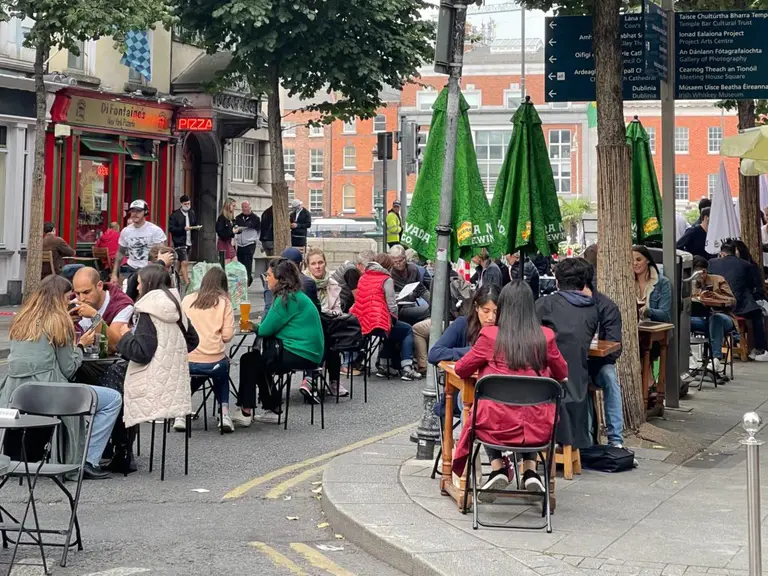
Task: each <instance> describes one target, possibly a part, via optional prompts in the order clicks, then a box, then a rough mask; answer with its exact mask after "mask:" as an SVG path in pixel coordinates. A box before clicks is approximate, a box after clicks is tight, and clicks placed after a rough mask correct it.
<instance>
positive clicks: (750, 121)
mask: <svg viewBox="0 0 768 576" xmlns="http://www.w3.org/2000/svg"><path fill="white" fill-rule="evenodd" d="M738 114H739V130H746V129H747V128H753V127H754V126H755V101H754V100H739V102H738ZM739 211H740V212H741V214H740V216H741V240H742V242H744V244H746V245H747V248H749V251H750V252H751V254H752V257H753V258H754V259H755V261H756V262H757V263H758V268H759V269H760V273H761V274H762V272H763V265H762V263H763V243H762V238H761V235H760V181H759V180H758V177H757V176H743V175H742V174H739Z"/></svg>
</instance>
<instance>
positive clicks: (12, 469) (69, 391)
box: [0, 382, 98, 567]
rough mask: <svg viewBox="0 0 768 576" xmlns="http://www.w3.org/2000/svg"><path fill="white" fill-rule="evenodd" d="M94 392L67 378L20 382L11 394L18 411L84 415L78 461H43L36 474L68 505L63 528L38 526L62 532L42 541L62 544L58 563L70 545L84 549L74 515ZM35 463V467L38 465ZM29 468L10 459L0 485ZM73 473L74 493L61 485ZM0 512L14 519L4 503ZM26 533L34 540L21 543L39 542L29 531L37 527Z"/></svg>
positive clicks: (63, 560) (4, 535)
mask: <svg viewBox="0 0 768 576" xmlns="http://www.w3.org/2000/svg"><path fill="white" fill-rule="evenodd" d="M97 402H98V400H97V397H96V392H94V391H93V390H92V389H91V387H90V386H86V385H85V384H71V383H69V382H50V383H48V382H45V383H44V382H40V383H38V382H28V383H25V384H22V385H21V386H19V387H18V388H16V390H14V391H13V393H12V394H11V399H10V403H9V404H10V408H15V409H17V410H19V412H23V413H25V414H32V415H35V416H52V417H57V418H61V417H67V416H70V417H76V418H83V419H84V420H85V429H86V434H85V444H84V446H83V453H82V455H81V456H80V459H79V463H77V464H51V463H47V462H44V463H43V464H42V466H41V467H40V470H39V472H37V476H38V477H39V478H48V479H50V480H51V481H53V483H54V484H56V486H58V487H59V489H60V490H61V491H62V492H63V493H64V495H65V496H66V498H67V500H68V502H69V508H70V515H69V522H68V525H67V527H66V528H62V529H41V530H40V531H39V532H40V533H41V534H56V535H59V536H64V537H65V538H64V542H63V543H60V542H43V545H44V546H56V547H62V548H63V552H62V554H61V566H62V567H63V566H66V565H67V554H68V553H69V548H70V546H77V549H78V550H82V549H83V541H82V538H81V535H80V522H79V521H78V519H77V507H78V504H79V502H80V492H81V490H82V486H83V470H84V468H85V459H86V456H87V454H88V444H89V443H90V441H91V433H92V431H93V419H94V417H95V414H96V406H97ZM9 448H11V447H9V446H8V435H6V438H4V446H3V449H4V451H6V452H7V451H8V449H9ZM37 467H38V466H37V465H36V466H35V467H34V469H37ZM28 468H29V471H27V466H25V465H24V463H23V462H20V461H18V460H12V461H11V462H10V465H9V469H8V474H7V476H5V478H3V480H2V482H0V489H2V487H3V486H5V483H6V482H7V481H8V480H9V479H10V478H19V479H22V478H25V477H26V476H27V474H28V473H29V474H33V473H34V471H33V467H32V466H31V465H30V466H29V467H28ZM73 474H76V487H75V494H74V496H73V495H72V493H71V492H70V491H69V490H68V489H67V487H66V486H65V485H64V480H65V478H66V477H68V476H72V475H73ZM2 516H6V517H8V518H9V519H10V520H11V521H12V522H16V519H15V518H14V517H13V516H12V515H11V514H10V513H9V512H8V511H7V510H6V508H5V507H4V506H1V505H0V520H2ZM73 529H74V531H75V541H74V542H71V540H72V530H73ZM7 532H17V530H10V529H7V528H6V529H3V530H2V542H3V548H7V547H8V541H9V540H8V537H7ZM24 532H27V533H29V535H30V537H31V538H32V540H33V541H31V542H20V544H23V545H29V546H39V545H40V542H39V541H38V540H37V539H36V538H35V537H34V536H32V535H31V533H32V532H37V530H34V531H33V530H26V529H25V530H24Z"/></svg>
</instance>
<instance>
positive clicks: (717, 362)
mask: <svg viewBox="0 0 768 576" xmlns="http://www.w3.org/2000/svg"><path fill="white" fill-rule="evenodd" d="M712 364H713V365H714V367H715V372H717V373H718V374H721V373H722V372H723V363H722V362H720V359H719V358H715V359H714V360H712Z"/></svg>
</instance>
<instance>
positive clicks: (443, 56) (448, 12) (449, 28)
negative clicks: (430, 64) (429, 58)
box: [435, 0, 455, 74]
mask: <svg viewBox="0 0 768 576" xmlns="http://www.w3.org/2000/svg"><path fill="white" fill-rule="evenodd" d="M454 18H455V10H454V7H453V0H441V2H440V10H439V12H438V16H437V38H436V40H435V72H437V73H438V74H450V73H451V61H452V60H453V21H454Z"/></svg>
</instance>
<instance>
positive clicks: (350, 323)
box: [320, 312, 363, 351]
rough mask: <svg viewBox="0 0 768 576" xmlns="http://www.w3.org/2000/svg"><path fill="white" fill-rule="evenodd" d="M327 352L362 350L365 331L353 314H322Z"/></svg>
mask: <svg viewBox="0 0 768 576" xmlns="http://www.w3.org/2000/svg"><path fill="white" fill-rule="evenodd" d="M320 320H321V322H322V324H323V333H324V334H325V348H326V349H327V350H334V351H342V350H360V349H361V348H362V347H363V331H362V329H361V328H360V321H359V320H358V319H357V318H356V317H355V316H354V315H352V314H328V313H325V312H323V313H322V314H320Z"/></svg>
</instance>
